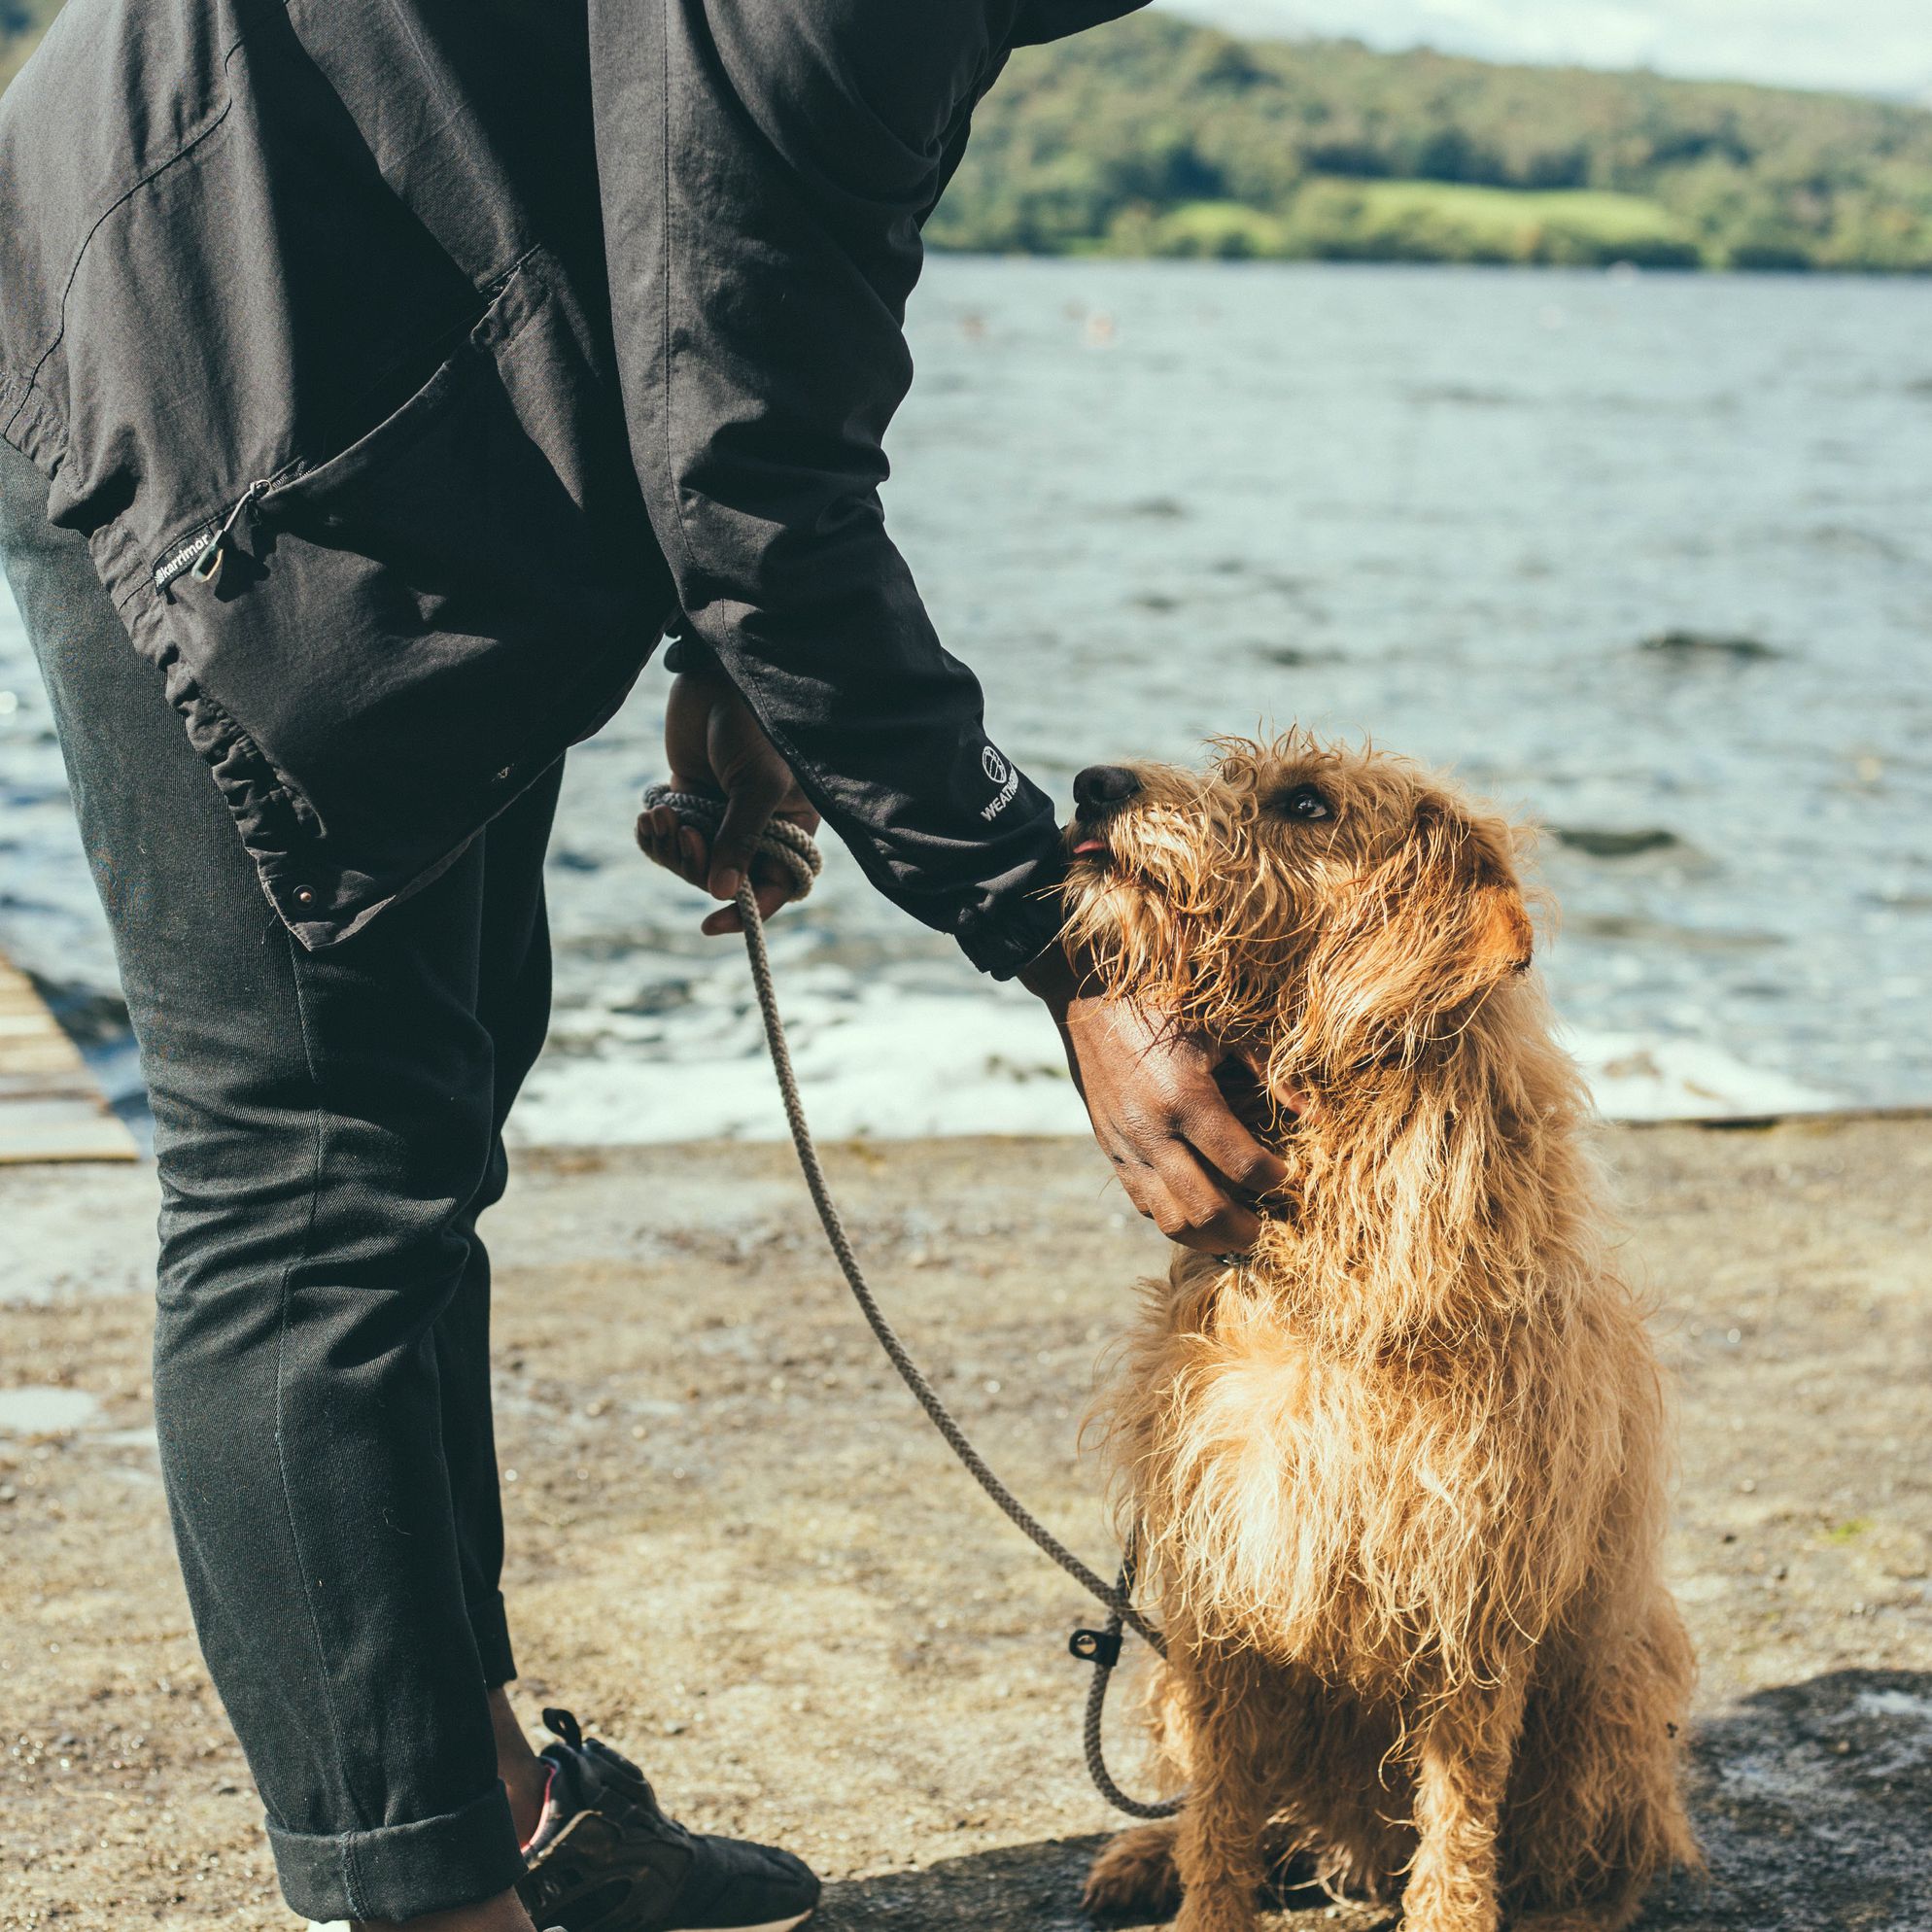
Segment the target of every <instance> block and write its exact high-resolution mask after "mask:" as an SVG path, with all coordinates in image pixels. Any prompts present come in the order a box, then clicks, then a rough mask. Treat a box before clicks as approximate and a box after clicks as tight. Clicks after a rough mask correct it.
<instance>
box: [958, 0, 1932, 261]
mask: <svg viewBox="0 0 1932 1932" xmlns="http://www.w3.org/2000/svg"><path fill="white" fill-rule="evenodd" d="M928 232H929V235H930V238H931V239H932V241H933V242H934V243H935V244H937V245H939V246H943V247H949V248H961V249H990V250H1001V251H1018V252H1023V253H1029V254H1060V253H1069V252H1078V251H1093V252H1104V253H1113V254H1123V255H1149V254H1182V255H1186V254H1221V255H1278V256H1304V257H1306V256H1315V257H1343V258H1347V257H1367V258H1375V259H1392V258H1393V259H1450V260H1503V261H1507V260H1531V261H1535V260H1544V261H1605V260H1617V259H1631V260H1637V261H1639V262H1644V261H1647V262H1650V263H1654V264H1656V265H1660V266H1662V265H1682V266H1702V267H1711V268H1841V269H1862V270H1908V271H1909V270H1916V271H1919V272H1925V271H1927V270H1932V112H1927V111H1926V110H1925V109H1922V108H1915V107H1910V106H1906V105H1903V104H1894V103H1890V102H1885V101H1880V100H1873V99H1867V98H1862V97H1858V96H1853V95H1846V94H1829V93H1811V92H1803V91H1799V90H1796V89H1791V88H1775V87H1759V86H1746V85H1743V84H1742V83H1723V82H1691V81H1675V80H1666V79H1664V78H1662V77H1660V76H1658V75H1654V74H1648V73H1616V74H1611V73H1598V72H1593V71H1588V70H1585V69H1580V68H1553V67H1510V66H1500V65H1495V64H1492V63H1489V62H1486V61H1479V60H1470V59H1463V58H1458V57H1454V56H1450V55H1446V54H1440V53H1435V52H1426V51H1424V52H1408V53H1378V52H1371V51H1370V50H1368V49H1366V48H1364V47H1363V46H1361V45H1360V44H1359V43H1355V42H1349V41H1306V42H1254V41H1244V40H1240V39H1236V38H1234V37H1232V36H1230V35H1227V34H1224V33H1219V32H1216V31H1214V30H1213V29H1211V28H1206V27H1200V26H1195V25H1192V24H1190V23H1189V22H1186V21H1184V20H1180V19H1176V18H1173V17H1167V16H1163V15H1159V14H1140V15H1136V16H1133V17H1129V18H1127V19H1125V20H1121V21H1118V22H1116V23H1114V24H1112V25H1109V26H1107V27H1104V28H1101V29H1100V30H1098V31H1096V32H1092V33H1087V34H1083V35H1078V36H1076V37H1075V38H1073V39H1071V40H1067V41H1061V42H1058V43H1055V44H1053V45H1052V46H1049V47H1045V48H1034V49H1027V50H1024V51H1022V52H1019V53H1018V54H1017V55H1016V56H1015V57H1014V59H1013V60H1012V62H1011V63H1010V64H1009V67H1008V69H1007V72H1006V73H1005V74H1004V75H1003V76H1002V78H1001V80H1000V82H999V84H998V85H997V86H995V87H994V88H993V89H992V91H991V92H990V93H989V94H988V95H987V97H986V98H985V100H984V101H983V102H982V104H981V106H980V110H979V113H978V115H977V117H976V120H975V126H974V134H973V139H972V142H971V144H970V145H969V147H968V149H967V152H966V156H965V159H964V161H963V162H962V164H961V166H960V168H959V171H958V173H957V175H956V176H955V177H954V179H953V182H952V184H951V186H950V187H949V189H948V190H947V192H946V195H945V197H944V199H943V200H942V202H941V204H940V206H939V208H938V209H937V210H936V211H935V214H934V217H933V220H932V223H931V224H930V227H929V230H928Z"/></svg>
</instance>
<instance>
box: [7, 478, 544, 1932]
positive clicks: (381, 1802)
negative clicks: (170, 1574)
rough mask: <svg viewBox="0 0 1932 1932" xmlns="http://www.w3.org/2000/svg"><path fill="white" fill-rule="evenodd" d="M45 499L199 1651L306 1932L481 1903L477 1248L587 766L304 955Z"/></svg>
mask: <svg viewBox="0 0 1932 1932" xmlns="http://www.w3.org/2000/svg"><path fill="white" fill-rule="evenodd" d="M47 495H48V493H47V485H46V482H45V480H44V479H43V478H42V477H41V476H40V474H39V473H38V471H36V470H35V469H34V468H33V467H32V466H31V465H29V464H28V463H27V462H26V460H25V459H24V458H22V457H21V456H19V455H18V453H17V452H16V451H14V450H12V449H10V448H8V447H7V446H6V445H5V444H0V554H4V559H5V564H6V571H7V576H8V579H9V581H10V582H11V583H12V585H13V588H14V594H15V596H16V598H17V600H18V603H19V606H20V609H21V611H22V612H23V614H24V616H25V618H26V624H27V630H28V634H29V636H30V637H31V638H32V640H33V646H34V650H35V652H36V654H37V656H38V658H39V660H40V665H41V669H42V672H43V673H44V675H45V676H46V679H47V684H48V688H49V691H50V692H51V694H52V702H53V710H54V717H55V721H56V724H57V726H58V729H59V733H60V741H61V745H62V748H63V750H64V752H65V755H66V761H67V771H68V776H69V779H70V781H71V784H72V787H73V793H74V802H75V806H76V809H77V811H78V812H79V815H80V821H81V831H82V836H83V838H84V839H85V840H86V848H87V858H88V862H89V864H90V865H91V867H92V869H93V875H94V880H95V883H96V885H97V886H98V888H99V891H100V896H101V902H102V904H103V905H104V906H105V907H106V909H107V914H108V918H109V920H110V922H111V923H112V926H113V929H114V939H115V946H116V949H117V952H118V956H119V959H120V966H121V983H122V985H123V987H124V989H125V993H126V998H127V1008H128V1013H129V1015H130V1017H131V1018H132V1020H133V1025H134V1032H135V1036H136V1038H137V1040H138V1041H139V1043H140V1049H141V1064H142V1069H143V1073H144V1076H145V1078H146V1080H147V1084H148V1089H149V1092H150V1094H151V1095H152V1097H153V1102H154V1112H155V1148H156V1155H157V1158H158V1161H159V1166H160V1178H161V1186H162V1209H161V1220H160V1265H159V1294H158V1309H157V1315H156V1320H155V1421H156V1425H157V1427H158V1430H159V1434H160V1451H161V1467H162V1472H163V1475H164V1477H165V1479H166V1484H167V1495H168V1503H169V1507H170V1511H171V1513H172V1517H173V1523H174V1532H175V1540H176V1544H177V1547H178V1548H179V1550H180V1553H181V1563H182V1569H183V1571H184V1573H185V1575H186V1577H187V1581H188V1593H189V1598H190V1603H191V1604H192V1606H193V1611H194V1620H195V1626H196V1629H197V1630H198V1632H199V1634H200V1639H201V1646H202V1650H203V1652H204V1654H205V1655H206V1657H207V1660H208V1668H209V1671H210V1673H212V1675H213V1677H214V1680H215V1684H216V1686H217V1688H218V1689H219V1690H220V1692H221V1694H222V1698H223V1700H224V1703H225V1704H226V1706H227V1710H228V1715H229V1717H230V1719H231V1720H232V1722H233V1724H234V1727H235V1730H236V1731H237V1733H238V1734H239V1735H240V1738H241V1742H242V1744H243V1746H244V1748H245V1749H246V1751H247V1753H248V1759H249V1764H250V1767H251V1769H252V1770H253V1772H254V1775H255V1778H256V1782H257V1784H258V1785H259V1788H260V1792H261V1796H262V1800H263V1803H264V1805H265V1806H266V1809H267V1813H268V1829H269V1833H270V1837H271V1839H272V1841H273V1844H274V1848H275V1856H276V1860H277V1864H278V1866H279V1869H280V1874H281V1879H282V1884H283V1889H284V1892H285V1894H286V1895H287V1897H288V1900H289V1903H290V1905H291V1906H292V1907H293V1909H294V1910H295V1911H296V1912H297V1913H299V1914H303V1915H307V1916H309V1917H312V1918H321V1919H328V1918H337V1917H367V1918H377V1917H380V1918H408V1917H412V1916H414V1915H418V1914H421V1913H426V1912H431V1911H438V1910H442V1909H444V1908H447V1907H451V1906H456V1905H461V1904H466V1903H469V1902H472V1901H475V1900H478V1899H482V1898H487V1897H490V1896H492V1895H493V1894H495V1893H497V1892H500V1891H502V1890H504V1889H506V1888H507V1887H508V1886H509V1885H510V1884H511V1883H513V1882H514V1880H516V1878H517V1877H518V1875H519V1874H520V1873H521V1871H522V1859H521V1857H520V1855H519V1851H518V1847H517V1841H516V1834H515V1831H514V1830H513V1828H512V1826H511V1822H510V1811H509V1805H508V1801H507V1798H506V1797H505V1794H504V1792H503V1788H502V1786H501V1785H500V1783H499V1781H498V1779H497V1773H496V1755H495V1750H494V1747H493V1744H492V1740H491V1731H490V1723H489V1715H488V1710H487V1708H486V1704H485V1698H484V1691H485V1687H486V1685H489V1684H497V1683H501V1682H504V1681H506V1680H507V1679H508V1678H509V1677H511V1676H512V1675H513V1674H514V1669H515V1667H514V1665H513V1663H512V1660H511V1655H510V1645H509V1639H508V1636H507V1634H506V1630H505V1626H504V1619H503V1607H502V1599H501V1597H500V1595H499V1593H498V1576H499V1570H500V1565H501V1559H502V1518H501V1513H500V1503H499V1499H498V1490H497V1466H496V1452H495V1446H494V1441H493V1436H492V1431H491V1421H490V1382H489V1361H488V1351H489V1299H490V1264H489V1259H488V1257H487V1256H486V1255H485V1253H484V1250H483V1246H482V1244H481V1242H480V1241H479V1240H478V1238H477V1233H476V1219H477V1216H478V1214H479V1213H480V1212H481V1211H482V1209H484V1208H485V1207H487V1206H488V1205H489V1204H490V1203H491V1202H493V1201H494V1200H496V1199H497V1198H498V1196H499V1195H500V1193H501V1191H502V1189H503V1180H504V1157H503V1145H502V1139H501V1129H502V1124H503V1119H504V1116H505V1115H506V1113H507V1112H508V1110H509V1106H510V1102H511V1099H512V1098H513V1096H514V1095H515V1093H516V1090H517V1087H518V1086H519V1085H520V1084H521V1082H522V1080H523V1077H524V1075H525V1074H526V1073H527V1072H528V1071H529V1068H530V1064H531V1062H532V1060H533V1059H534V1058H535V1054H536V1052H537V1049H538V1047H539V1046H540V1045H541V1043H542V1039H543V1032H544V1027H545V1025H546V1023H547V1019H548V1014H549V1000H550V962H549V942H548V934H547V929H546V926H545V920H544V905H543V880H542V865H543V851H544V845H545V843H546V841H547V839H548V836H549V828H550V819H551V815H552V811H553V810H554V807H555V804H556V795H557V784H558V780H559V778H560V777H561V775H562V764H561V762H560V763H559V765H558V766H557V767H556V768H555V769H553V770H552V772H551V773H550V774H549V775H548V776H547V777H546V778H545V779H544V780H543V781H541V782H540V783H539V784H537V785H536V786H535V787H534V788H532V790H530V791H529V792H527V793H526V794H525V795H524V796H523V797H522V798H521V799H520V800H519V801H518V802H517V803H516V804H515V805H514V806H513V807H512V808H511V809H510V810H509V811H506V812H504V813H503V814H502V815H501V816H500V817H499V818H497V819H496V820H494V821H493V822H492V823H491V824H490V825H489V826H488V828H487V829H486V830H485V831H484V832H483V833H481V834H480V835H479V836H478V837H477V838H476V840H475V841H474V842H473V843H472V844H471V845H469V847H468V848H467V849H466V852H465V853H464V855H463V856H462V858H460V859H459V860H458V861H457V863H456V864H455V865H453V866H452V867H451V868H450V869H449V871H448V872H446V873H445V874H444V875H443V876H442V877H441V878H440V879H438V880H436V881H435V882H434V883H433V884H431V886H429V887H428V888H427V889H425V890H424V891H423V892H421V893H419V894H418V895H417V896H416V897H414V898H413V899H409V900H406V901H404V902H402V903H400V904H398V905H397V906H395V907H392V908H391V909H390V910H389V911H388V912H387V913H385V914H383V915H382V916H381V917H379V918H378V919H376V920H375V921H374V923H373V924H372V925H370V926H369V927H368V928H367V929H366V930H365V931H364V932H362V933H361V934H359V935H358V936H357V937H356V938H354V939H352V940H350V941H347V942H345V943H344V944H342V945H340V946H337V947H335V948H333V949H329V950H327V951H323V952H320V953H315V954H310V953H307V952H305V951H304V950H303V949H302V948H301V947H300V946H299V945H298V944H296V943H295V941H294V940H293V939H292V937H291V936H290V934H289V932H288V930H287V928H286V927H284V926H283V925H282V923H281V922H280V921H279V920H278V919H277V918H276V916H275V914H273V913H272V912H271V911H270V909H269V906H268V903H267V901H266V900H265V899H264V898H263V896H262V892H261V888H260V886H259V883H258V882H257V880H256V876H255V871H254V868H253V866H252V865H251V863H250V861H249V860H248V857H247V855H246V854H245V853H244V851H243V849H242V846H241V844H240V841H239V840H238V838H237V837H236V834H235V830H234V826H233V824H232V822H231V820H230V818H229V815H228V811H227V809H226V808H225V807H224V804H223V803H222V800H221V798H220V796H219V795H218V793H217V791H216V788H215V785H214V782H213V780H212V779H211V777H210V776H209V774H208V771H207V769H206V768H205V767H204V766H203V764H202V763H201V761H200V759H199V758H198V757H197V756H196V755H195V753H194V752H193V751H192V750H191V749H190V745H189V742H188V740H187V737H186V735H185V733H184V731H183V728H182V722H181V720H180V719H179V718H178V717H176V716H175V714H174V713H173V712H172V711H171V710H170V709H169V707H168V706H167V705H166V703H165V702H164V700H163V698H162V693H161V680H160V676H159V674H158V673H156V672H155V670H154V669H153V668H152V667H151V666H149V665H148V664H146V663H145V662H143V661H142V660H141V659H140V658H138V657H137V656H136V655H135V653H134V650H133V647H132V646H131V645H130V644H129V642H128V640H127V635H126V633H125V632H124V631H123V630H122V628H121V623H120V621H119V619H118V618H117V617H116V615H115V612H114V608H113V606H112V604H110V603H109V601H108V599H107V597H106V595H105V593H104V592H103V591H102V589H101V587H100V584H99V581H98V579H97V578H96V576H95V574H94V570H93V568H92V565H91V563H90V562H89V560H88V555H87V551H86V545H85V544H84V543H83V542H82V541H81V539H80V538H79V537H77V536H74V535H69V534H67V533H65V532H61V531H58V530H55V529H54V528H53V527H52V525H50V524H49V523H48V521H47V517H46V507H47Z"/></svg>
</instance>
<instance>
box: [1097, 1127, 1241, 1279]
mask: <svg viewBox="0 0 1932 1932" xmlns="http://www.w3.org/2000/svg"><path fill="white" fill-rule="evenodd" d="M1114 1165H1115V1171H1116V1172H1117V1173H1118V1174H1119V1176H1120V1180H1121V1189H1122V1190H1123V1191H1124V1192H1125V1194H1126V1196H1127V1198H1128V1199H1129V1200H1130V1201H1132V1202H1133V1204H1134V1206H1135V1207H1137V1208H1138V1209H1139V1210H1140V1212H1141V1213H1142V1214H1144V1215H1145V1216H1146V1217H1147V1218H1148V1220H1150V1221H1151V1222H1153V1223H1154V1225H1156V1227H1157V1228H1159V1230H1160V1231H1161V1233H1163V1234H1164V1235H1166V1237H1167V1238H1168V1240H1170V1241H1178V1242H1179V1243H1180V1244H1181V1245H1182V1246H1183V1247H1185V1248H1198V1249H1200V1250H1201V1251H1202V1252H1203V1253H1206V1254H1210V1255H1231V1254H1239V1253H1242V1252H1244V1251H1246V1250H1247V1249H1249V1248H1252V1247H1253V1246H1254V1245H1255V1243H1256V1241H1257V1240H1258V1239H1259V1236H1260V1232H1261V1223H1260V1218H1259V1216H1258V1215H1257V1214H1256V1213H1255V1212H1254V1210H1253V1209H1252V1208H1248V1207H1245V1206H1243V1205H1242V1204H1241V1202H1239V1201H1237V1200H1234V1199H1231V1198H1230V1197H1229V1195H1228V1194H1227V1193H1226V1191H1225V1189H1224V1188H1223V1187H1222V1186H1221V1185H1220V1183H1219V1182H1218V1181H1217V1180H1216V1179H1215V1178H1214V1177H1212V1176H1211V1175H1209V1174H1208V1172H1207V1171H1206V1170H1205V1169H1204V1168H1203V1167H1202V1166H1201V1164H1200V1162H1199V1161H1198V1160H1196V1159H1195V1158H1194V1156H1193V1154H1192V1153H1191V1151H1190V1149H1189V1148H1188V1146H1187V1144H1186V1143H1185V1142H1183V1141H1180V1140H1170V1141H1168V1142H1166V1143H1165V1144H1164V1145H1163V1146H1161V1147H1160V1148H1159V1149H1158V1150H1157V1151H1156V1154H1155V1155H1154V1157H1153V1158H1151V1159H1150V1158H1137V1157H1135V1156H1132V1155H1127V1156H1115V1162H1114Z"/></svg>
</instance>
